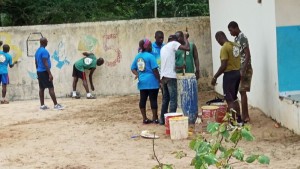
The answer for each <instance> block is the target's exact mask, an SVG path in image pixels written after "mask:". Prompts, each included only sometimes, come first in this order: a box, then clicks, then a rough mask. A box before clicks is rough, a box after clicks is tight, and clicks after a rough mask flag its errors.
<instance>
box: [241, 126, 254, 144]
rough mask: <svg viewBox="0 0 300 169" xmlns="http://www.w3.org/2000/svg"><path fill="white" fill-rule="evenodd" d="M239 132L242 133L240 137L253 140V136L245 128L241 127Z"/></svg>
mask: <svg viewBox="0 0 300 169" xmlns="http://www.w3.org/2000/svg"><path fill="white" fill-rule="evenodd" d="M241 133H242V137H243V138H244V139H245V140H247V141H253V140H254V137H253V135H252V134H251V133H250V131H248V130H246V129H244V128H243V129H242V130H241Z"/></svg>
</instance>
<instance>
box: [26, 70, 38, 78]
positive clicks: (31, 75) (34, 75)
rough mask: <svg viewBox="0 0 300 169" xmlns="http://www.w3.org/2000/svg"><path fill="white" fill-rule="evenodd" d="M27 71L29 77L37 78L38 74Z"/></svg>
mask: <svg viewBox="0 0 300 169" xmlns="http://www.w3.org/2000/svg"><path fill="white" fill-rule="evenodd" d="M27 72H28V75H29V77H30V78H31V79H33V80H34V79H37V78H38V76H37V74H36V73H35V72H31V71H27Z"/></svg>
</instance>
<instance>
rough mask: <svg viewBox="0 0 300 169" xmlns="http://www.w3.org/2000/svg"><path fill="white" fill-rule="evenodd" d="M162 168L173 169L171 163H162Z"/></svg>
mask: <svg viewBox="0 0 300 169" xmlns="http://www.w3.org/2000/svg"><path fill="white" fill-rule="evenodd" d="M162 169H173V166H172V164H163V167H162Z"/></svg>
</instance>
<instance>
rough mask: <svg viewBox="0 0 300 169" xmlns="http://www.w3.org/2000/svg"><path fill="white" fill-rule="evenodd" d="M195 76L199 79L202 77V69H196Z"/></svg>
mask: <svg viewBox="0 0 300 169" xmlns="http://www.w3.org/2000/svg"><path fill="white" fill-rule="evenodd" d="M195 76H196V80H198V79H199V78H200V71H199V70H196V72H195Z"/></svg>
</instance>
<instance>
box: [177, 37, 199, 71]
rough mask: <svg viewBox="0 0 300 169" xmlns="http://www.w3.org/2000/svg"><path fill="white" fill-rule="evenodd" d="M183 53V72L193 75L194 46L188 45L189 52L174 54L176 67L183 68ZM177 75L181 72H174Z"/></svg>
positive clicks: (180, 51)
mask: <svg viewBox="0 0 300 169" xmlns="http://www.w3.org/2000/svg"><path fill="white" fill-rule="evenodd" d="M184 53H186V57H185V66H186V67H185V72H186V73H195V64H194V44H193V43H190V51H183V50H178V51H177V52H176V66H183V64H184ZM176 72H177V73H183V70H176Z"/></svg>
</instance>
